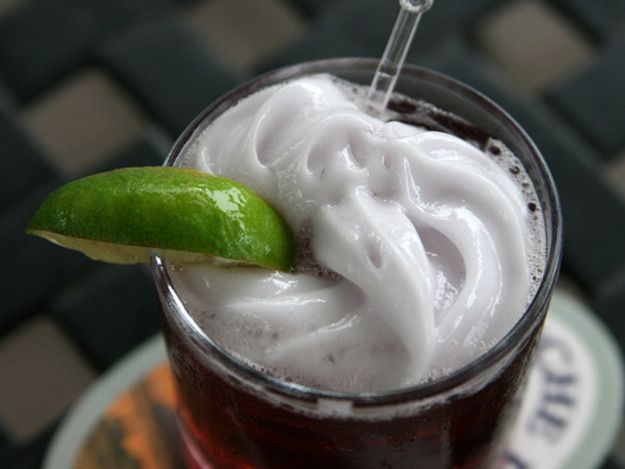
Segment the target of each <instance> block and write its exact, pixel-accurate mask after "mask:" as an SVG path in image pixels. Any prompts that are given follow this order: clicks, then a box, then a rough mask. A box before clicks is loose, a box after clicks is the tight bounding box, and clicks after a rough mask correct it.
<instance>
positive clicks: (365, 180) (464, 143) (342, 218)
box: [171, 75, 545, 391]
mask: <svg viewBox="0 0 625 469" xmlns="http://www.w3.org/2000/svg"><path fill="white" fill-rule="evenodd" d="M364 91H365V90H363V89H361V88H358V87H356V86H354V85H351V84H348V83H344V82H340V81H338V80H336V79H334V78H332V77H330V76H326V75H315V76H310V77H306V78H303V79H298V80H294V81H290V82H287V83H285V84H281V85H276V86H272V87H270V88H266V89H264V90H261V91H259V92H257V93H256V94H254V95H252V96H249V97H247V98H245V99H243V100H242V101H241V102H239V103H237V104H236V105H235V106H233V107H232V108H230V109H229V110H228V111H226V112H225V113H224V114H223V115H221V116H219V117H218V118H217V119H216V120H215V121H214V122H213V123H212V124H211V125H210V126H209V127H208V128H206V129H205V130H204V132H203V133H202V134H201V135H200V136H199V137H198V139H197V141H196V142H194V143H193V145H192V146H191V148H190V150H189V151H188V152H187V154H186V155H184V158H183V160H182V163H181V164H182V165H185V166H191V167H195V168H197V169H200V170H203V171H206V172H210V173H215V174H219V175H222V176H226V177H229V178H231V179H234V180H236V181H238V182H240V183H242V184H245V185H247V186H248V187H250V188H252V189H253V190H255V191H256V192H257V193H258V194H260V195H261V196H263V197H264V198H265V199H266V200H267V201H268V202H270V203H271V204H272V205H273V207H274V208H276V209H277V210H278V211H279V212H280V213H281V214H282V215H283V216H284V218H285V219H286V220H287V222H288V223H289V225H290V226H291V228H292V229H293V231H294V232H295V233H296V234H297V235H298V239H299V256H298V263H297V265H296V268H295V271H294V272H292V273H280V272H272V271H268V270H265V269H255V268H237V269H234V268H233V269H222V268H212V267H208V266H176V267H177V268H176V269H173V271H172V272H171V274H172V281H173V283H174V285H175V287H176V289H177V290H178V291H179V293H180V296H181V298H182V299H183V301H184V302H185V304H186V307H187V309H188V310H189V312H190V313H191V314H192V316H193V317H194V319H195V321H196V322H197V323H198V324H199V325H200V326H201V327H202V328H203V329H204V330H205V331H206V333H207V334H208V335H209V336H210V337H211V338H212V339H213V340H214V341H215V342H216V343H218V344H219V345H221V346H222V347H224V348H225V349H227V350H228V351H229V352H231V353H233V354H235V355H238V356H240V357H242V358H244V359H245V360H247V361H248V362H250V363H252V364H255V365H256V366H258V367H260V368H262V369H265V370H267V371H268V372H270V373H272V374H274V375H276V376H279V377H282V378H285V379H288V380H292V381H296V382H299V383H301V384H304V385H308V386H311V387H317V388H322V389H328V390H339V391H380V390H387V389H396V388H401V387H404V386H408V385H411V384H416V383H419V382H423V381H427V380H432V379H436V378H438V377H440V376H443V375H445V374H447V373H449V372H450V371H452V370H454V369H457V368H459V367H461V366H463V365H465V364H467V363H468V362H470V361H471V360H472V359H474V358H476V357H477V356H479V355H480V354H481V353H483V352H484V351H486V350H487V349H488V348H490V347H491V346H492V345H494V343H496V342H497V341H498V340H500V339H501V338H502V337H503V336H504V335H505V334H506V332H507V331H508V330H509V329H510V328H511V327H512V326H513V325H514V323H515V322H516V321H517V320H518V319H519V317H520V315H521V314H522V313H523V311H524V309H525V307H526V306H527V304H528V303H529V300H530V299H531V297H532V295H533V292H534V289H535V287H536V285H537V284H538V281H539V278H540V275H541V272H542V269H543V263H544V260H543V258H544V245H545V241H544V228H543V225H542V223H543V220H542V216H541V215H540V213H539V207H540V204H538V203H537V198H536V195H535V194H534V193H533V189H532V186H531V184H530V182H529V178H528V177H527V175H526V174H525V173H524V170H523V168H522V165H521V164H520V162H519V161H518V160H517V159H516V158H515V157H514V156H513V155H512V154H511V153H510V152H509V151H508V150H507V149H506V148H505V147H504V146H503V145H502V144H500V143H499V142H495V141H488V142H486V143H484V142H481V143H479V144H478V142H471V141H470V140H471V138H470V137H471V136H470V135H467V136H465V137H468V138H467V139H463V138H458V137H457V136H454V135H451V134H450V133H448V132H441V131H435V130H434V131H433V130H428V129H426V128H424V127H421V126H415V125H408V124H405V123H402V122H398V121H396V120H394V119H396V118H398V117H400V118H402V119H401V120H405V119H403V117H406V116H404V115H402V114H398V115H395V114H389V115H388V116H385V117H384V118H382V119H377V118H373V117H370V116H369V115H367V114H366V113H365V112H364V111H363V107H364V106H362V96H363V94H364ZM404 107H406V106H404ZM408 107H412V104H411V106H408ZM407 115H408V114H407ZM449 119H453V116H449ZM458 122H460V121H458Z"/></svg>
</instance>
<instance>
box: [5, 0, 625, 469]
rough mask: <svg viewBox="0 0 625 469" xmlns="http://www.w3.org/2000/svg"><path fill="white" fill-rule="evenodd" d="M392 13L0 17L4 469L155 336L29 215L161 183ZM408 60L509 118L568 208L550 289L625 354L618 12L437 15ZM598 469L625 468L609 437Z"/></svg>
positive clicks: (41, 447) (105, 11) (191, 3)
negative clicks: (196, 145)
mask: <svg viewBox="0 0 625 469" xmlns="http://www.w3.org/2000/svg"><path fill="white" fill-rule="evenodd" d="M397 8H398V7H397V1H396V0H107V1H101V0H0V145H1V146H0V149H1V150H0V154H1V155H2V157H1V158H2V166H1V167H0V467H2V468H6V469H13V468H20V469H22V468H37V467H40V464H41V459H42V457H43V454H44V451H45V448H46V446H47V444H48V442H49V440H50V437H51V435H52V434H53V432H54V430H55V429H56V428H57V427H58V425H59V422H60V419H61V418H62V417H63V415H64V414H65V412H66V411H67V409H68V408H69V407H70V406H71V404H72V403H73V402H75V400H76V399H77V398H78V397H79V396H80V395H81V394H82V393H83V392H84V391H85V390H86V388H87V387H88V386H89V385H90V383H92V382H93V381H94V380H96V379H97V378H98V376H99V375H101V374H102V373H103V372H105V371H106V370H107V369H109V368H110V367H111V366H112V365H114V364H115V363H116V362H117V361H118V360H119V359H120V358H121V357H123V356H124V355H125V354H126V353H128V351H130V350H131V349H133V348H134V347H135V346H137V345H138V344H140V343H141V342H142V341H144V340H145V339H146V338H148V337H150V336H152V335H153V334H155V333H156V332H157V331H158V328H159V317H158V304H157V300H156V296H155V292H154V289H153V286H152V280H151V278H150V276H149V273H148V271H147V270H146V269H145V268H143V267H117V266H110V265H104V264H99V263H95V262H92V261H89V260H88V259H86V258H83V257H82V256H81V255H79V254H75V253H72V252H68V251H66V250H63V249H60V248H57V247H55V246H53V245H51V244H48V243H46V242H44V241H41V240H39V239H35V238H34V237H26V236H25V235H24V227H25V225H26V223H27V221H28V219H29V217H30V216H31V215H32V213H33V211H34V210H35V208H36V207H37V206H38V204H39V203H40V202H41V200H42V198H43V197H44V196H45V195H46V194H47V193H49V192H50V191H51V190H52V189H54V188H55V187H57V186H59V185H60V184H62V183H63V182H65V181H67V180H69V179H72V178H75V177H78V176H81V175H84V174H87V173H91V172H95V171H99V170H104V169H111V168H115V167H122V166H137V165H157V164H160V163H161V162H162V161H163V158H164V156H165V155H166V153H167V151H168V148H169V147H170V145H171V143H172V141H173V139H175V137H176V136H177V135H178V134H179V133H180V132H181V131H182V130H183V129H184V127H185V126H186V124H187V123H188V122H189V121H190V120H191V119H192V118H193V117H194V116H195V115H196V114H197V113H198V112H199V111H200V110H201V109H202V108H204V107H205V106H206V105H207V104H209V103H210V102H211V101H213V100H214V99H215V98H216V97H218V96H219V95H220V94H222V93H223V92H225V91H226V90H228V89H230V88H232V87H233V86H235V85H237V84H239V83H241V82H242V81H243V80H245V79H247V78H250V77H252V76H254V75H256V74H258V73H259V72H262V71H265V70H268V69H271V68H274V67H276V66H280V65H285V64H290V63H294V62H299V61H302V60H307V59H313V58H322V57H335V56H370V57H379V56H380V55H381V53H382V50H383V48H384V44H385V43H386V40H387V38H388V35H389V33H390V30H391V28H392V24H393V21H394V18H395V16H396V14H397ZM409 62H412V63H417V64H421V65H427V66H430V67H433V68H435V69H438V70H441V71H444V72H446V73H448V74H450V75H452V76H454V77H457V78H459V79H461V80H463V81H465V82H468V83H469V84H471V85H473V86H474V87H476V88H478V89H479V90H481V91H483V92H484V93H485V94H487V95H488V96H490V97H492V98H493V99H495V100H496V101H497V102H499V103H500V104H501V105H503V106H504V107H505V108H506V109H507V110H508V111H509V112H510V113H511V114H512V115H513V116H514V117H515V118H516V119H517V120H518V121H519V122H520V123H521V125H522V126H524V127H525V128H526V129H527V131H528V132H529V133H530V135H531V136H532V137H533V138H534V139H535V141H536V142H537V144H538V146H539V147H540V148H541V150H542V151H543V153H544V156H545V157H546V159H547V161H548V163H549V165H550V166H551V168H552V170H553V173H554V176H555V179H556V182H557V184H558V186H559V190H560V193H561V196H562V202H563V206H564V217H565V262H564V269H563V275H562V280H561V282H560V288H563V289H566V290H568V291H570V292H572V293H573V294H574V295H576V296H577V297H578V298H580V299H582V301H584V302H585V303H586V304H588V305H590V307H591V308H592V309H593V310H594V311H595V313H596V314H597V315H598V316H599V317H600V318H601V319H602V320H603V321H604V323H606V324H607V325H608V327H609V328H610V329H611V331H612V332H613V334H614V335H615V337H617V339H618V340H619V342H620V345H621V349H622V348H623V345H624V344H625V0H594V1H589V0H549V1H548V0H436V2H435V5H434V8H433V9H432V10H431V11H430V12H429V13H428V14H427V15H425V17H424V19H423V21H422V23H421V26H420V28H419V30H418V32H417V36H416V39H415V43H414V46H413V48H412V51H411V54H410V57H409ZM603 467H604V468H625V438H623V437H621V438H620V443H619V444H617V445H616V448H615V450H614V452H613V453H612V454H611V455H610V456H609V458H608V459H607V460H606V462H605V464H604V466H603Z"/></svg>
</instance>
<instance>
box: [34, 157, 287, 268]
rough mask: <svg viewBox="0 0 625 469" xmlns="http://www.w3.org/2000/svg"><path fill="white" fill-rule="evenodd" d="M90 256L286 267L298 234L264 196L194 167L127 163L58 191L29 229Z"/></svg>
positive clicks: (122, 261)
mask: <svg viewBox="0 0 625 469" xmlns="http://www.w3.org/2000/svg"><path fill="white" fill-rule="evenodd" d="M26 231H27V232H28V233H30V234H34V235H37V236H41V237H43V238H45V239H47V240H49V241H52V242H53V243H56V244H59V245H61V246H63V247H66V248H69V249H75V250H78V251H81V252H82V253H84V254H86V255H87V256H89V257H91V258H92V259H96V260H101V261H106V262H114V263H118V264H133V263H137V262H145V261H147V260H148V259H149V256H150V254H151V253H152V252H156V253H159V254H160V255H162V256H163V257H164V258H166V259H168V260H170V261H172V262H174V263H175V262H184V263H187V262H195V263H198V262H202V263H211V264H218V265H222V264H250V265H259V266H263V267H267V268H270V269H278V270H288V269H289V268H290V267H291V265H292V263H293V252H294V247H293V246H294V244H293V236H292V233H291V231H290V229H289V227H288V225H287V224H286V223H285V221H284V220H283V219H282V218H281V217H280V215H279V214H278V213H277V212H276V211H275V210H274V209H273V208H272V207H271V206H269V205H268V204H267V203H266V202H265V201H264V200H263V199H261V198H260V197H259V196H258V195H256V194H254V193H253V192H252V191H251V190H249V189H247V188H246V187H244V186H242V185H241V184H238V183H236V182H234V181H231V180H229V179H225V178H221V177H217V176H212V175H209V174H205V173H201V172H199V171H195V170H192V169H183V168H167V167H160V166H159V167H142V168H124V169H118V170H114V171H109V172H105V173H100V174H95V175H92V176H87V177H85V178H82V179H78V180H76V181H73V182H70V183H68V184H66V185H64V186H63V187H61V188H60V189H58V190H56V191H54V192H53V193H52V194H50V195H49V196H48V198H47V199H46V200H45V201H44V202H43V204H42V205H41V207H40V208H39V209H38V210H37V212H36V213H35V215H34V216H33V218H32V220H31V221H30V223H29V225H28V228H27V230H26Z"/></svg>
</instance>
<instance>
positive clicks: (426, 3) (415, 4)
mask: <svg viewBox="0 0 625 469" xmlns="http://www.w3.org/2000/svg"><path fill="white" fill-rule="evenodd" d="M399 4H400V6H401V7H402V8H403V9H405V10H408V11H410V12H411V13H423V12H425V11H427V10H429V9H430V8H431V7H432V5H433V4H434V0H399Z"/></svg>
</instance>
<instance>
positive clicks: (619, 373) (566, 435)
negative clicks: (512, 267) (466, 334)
mask: <svg viewBox="0 0 625 469" xmlns="http://www.w3.org/2000/svg"><path fill="white" fill-rule="evenodd" d="M622 412H623V364H622V359H621V356H620V353H619V349H618V347H617V345H616V343H615V342H614V339H613V338H612V336H611V335H610V333H609V331H608V330H607V329H606V328H605V326H604V325H603V324H602V323H601V322H600V321H599V320H598V319H597V318H596V316H595V314H594V313H593V312H592V311H590V310H589V309H588V308H586V307H585V306H584V305H582V304H581V303H580V302H578V301H577V300H575V299H574V298H572V297H571V296H569V295H565V294H562V293H557V294H555V295H554V296H553V298H552V300H551V306H550V308H549V314H548V315H547V320H546V322H545V328H544V330H543V334H542V337H541V340H540V345H539V349H538V353H537V357H536V362H535V363H534V366H533V367H532V369H531V371H530V376H529V381H528V386H527V389H526V391H525V396H524V397H523V403H522V405H521V411H520V414H519V418H518V421H517V422H516V424H515V427H514V429H513V433H512V435H511V440H510V444H509V449H508V452H507V453H506V455H505V458H504V461H503V462H502V467H503V468H505V469H554V468H566V469H593V468H596V467H598V466H599V465H600V464H601V462H602V461H603V460H604V459H605V457H606V455H607V454H608V452H609V451H610V449H611V447H612V445H613V444H614V439H615V437H616V434H617V432H618V430H619V427H620V425H621V419H622V415H623V413H622Z"/></svg>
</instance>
